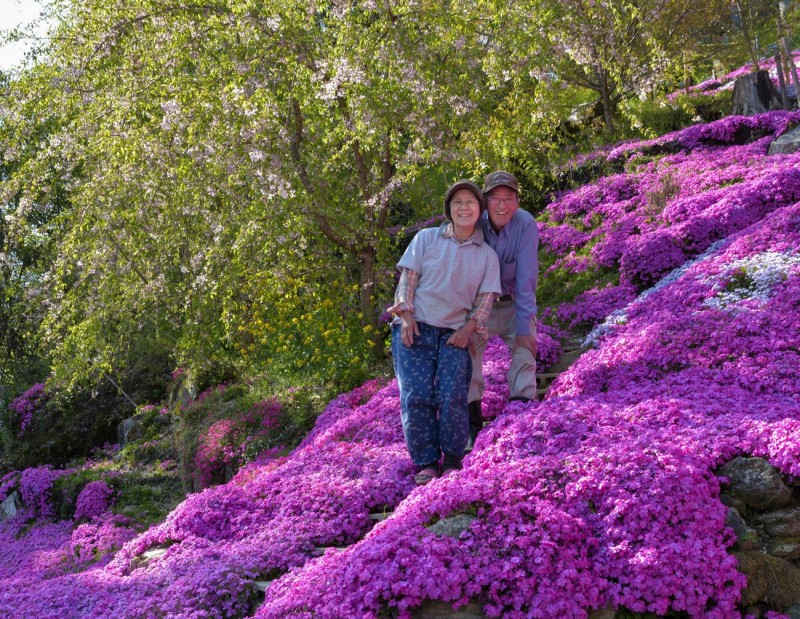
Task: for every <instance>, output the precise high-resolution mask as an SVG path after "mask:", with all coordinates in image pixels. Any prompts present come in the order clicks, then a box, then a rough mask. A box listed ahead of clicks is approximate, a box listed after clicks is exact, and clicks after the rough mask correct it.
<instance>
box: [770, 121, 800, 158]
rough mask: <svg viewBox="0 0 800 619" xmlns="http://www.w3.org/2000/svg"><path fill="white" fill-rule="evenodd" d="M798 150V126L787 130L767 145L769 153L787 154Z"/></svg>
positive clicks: (799, 133)
mask: <svg viewBox="0 0 800 619" xmlns="http://www.w3.org/2000/svg"><path fill="white" fill-rule="evenodd" d="M798 150H800V127H796V128H794V129H792V130H791V131H787V132H786V133H784V134H783V135H782V136H781V137H779V138H778V139H777V140H775V141H774V142H772V144H770V145H769V154H770V155H788V154H790V153H795V152H797V151H798Z"/></svg>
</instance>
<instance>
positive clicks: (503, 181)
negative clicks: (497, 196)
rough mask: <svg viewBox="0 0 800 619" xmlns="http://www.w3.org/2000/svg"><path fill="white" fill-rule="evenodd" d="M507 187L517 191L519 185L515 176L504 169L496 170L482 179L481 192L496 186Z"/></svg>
mask: <svg viewBox="0 0 800 619" xmlns="http://www.w3.org/2000/svg"><path fill="white" fill-rule="evenodd" d="M500 186H503V187H508V188H509V189H513V190H514V191H516V192H517V193H519V185H518V184H517V177H516V176H514V175H513V174H511V172H506V171H504V170H498V171H497V172H492V173H491V174H488V175H487V176H486V178H485V179H484V180H483V193H484V194H487V193H489V192H490V191H491V190H492V189H495V188H496V187H500Z"/></svg>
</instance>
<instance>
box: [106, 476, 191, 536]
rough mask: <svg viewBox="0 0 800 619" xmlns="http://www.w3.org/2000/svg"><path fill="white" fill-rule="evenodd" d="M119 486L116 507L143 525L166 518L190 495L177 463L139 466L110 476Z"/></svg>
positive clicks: (115, 509) (138, 524)
mask: <svg viewBox="0 0 800 619" xmlns="http://www.w3.org/2000/svg"><path fill="white" fill-rule="evenodd" d="M107 481H109V482H110V483H113V485H114V488H115V489H117V490H118V492H117V497H116V501H115V503H114V505H113V506H112V511H113V512H114V513H115V514H121V515H123V516H126V517H127V518H130V519H131V520H132V521H133V522H135V523H136V524H137V526H138V527H140V528H141V529H143V530H144V529H146V528H147V527H150V526H152V525H154V524H156V523H158V522H162V521H163V520H164V518H166V516H167V514H169V513H170V512H171V511H172V510H173V509H175V507H177V506H178V504H179V503H180V502H181V501H183V500H184V499H185V498H186V493H185V492H184V489H183V485H182V484H181V480H180V476H179V475H178V473H177V471H176V470H175V469H174V467H170V466H168V465H166V464H163V465H162V464H155V465H153V466H151V467H137V468H135V469H131V470H128V471H126V472H125V473H124V474H122V475H120V476H118V477H116V478H111V480H108V479H107Z"/></svg>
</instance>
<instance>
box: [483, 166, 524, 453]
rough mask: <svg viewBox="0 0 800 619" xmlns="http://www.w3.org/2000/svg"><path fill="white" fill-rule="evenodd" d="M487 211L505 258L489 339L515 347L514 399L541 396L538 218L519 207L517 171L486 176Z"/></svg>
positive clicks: (488, 233)
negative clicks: (538, 387) (538, 369)
mask: <svg viewBox="0 0 800 619" xmlns="http://www.w3.org/2000/svg"><path fill="white" fill-rule="evenodd" d="M483 195H484V197H485V198H486V202H487V207H488V208H487V211H486V212H484V213H483V214H482V215H481V218H480V219H479V222H478V224H479V226H480V228H481V230H482V231H483V237H484V239H485V240H486V242H487V243H488V244H489V246H491V247H492V248H493V249H494V250H495V251H496V252H497V257H498V258H499V260H500V283H501V288H502V296H500V297H499V298H498V299H497V300H496V301H495V303H494V306H493V308H492V313H491V316H490V318H489V321H488V325H487V327H488V333H489V337H492V336H493V335H499V336H500V337H501V338H502V339H503V341H504V342H505V343H506V345H507V346H508V347H509V348H510V349H511V366H510V367H509V369H508V390H509V399H510V400H520V401H523V402H528V401H530V400H532V399H534V398H535V397H536V280H537V278H538V273H539V262H538V250H539V231H538V228H537V226H536V220H534V218H533V216H532V215H531V214H530V213H528V212H527V211H524V210H523V211H521V210H519V186H518V184H517V179H516V178H515V177H514V175H513V174H510V173H508V172H504V171H498V172H492V173H491V174H489V175H488V176H487V177H486V178H485V179H484V187H483ZM485 350H486V341H485V340H484V341H483V342H478V343H477V345H476V346H475V347H474V350H471V351H470V352H471V353H472V380H471V382H470V386H469V394H468V396H467V400H468V402H469V422H470V439H471V440H470V442H469V444H468V449H470V448H471V447H472V443H474V440H475V437H476V436H477V434H478V431H479V430H480V429H481V428H482V427H483V414H482V412H481V398H482V397H483V389H484V382H483V369H482V363H483V353H484V351H485Z"/></svg>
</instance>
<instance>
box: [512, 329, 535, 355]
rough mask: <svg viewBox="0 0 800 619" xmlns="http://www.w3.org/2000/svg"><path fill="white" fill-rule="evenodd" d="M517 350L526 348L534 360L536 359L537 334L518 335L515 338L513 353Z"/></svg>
mask: <svg viewBox="0 0 800 619" xmlns="http://www.w3.org/2000/svg"><path fill="white" fill-rule="evenodd" d="M517 348H525V349H527V350H529V351H530V352H531V354H532V355H533V358H534V359H535V358H536V334H535V333H529V334H528V335H517V336H516V337H515V338H514V350H512V351H511V353H512V354H513V353H514V352H515V351H516V350H517Z"/></svg>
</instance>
